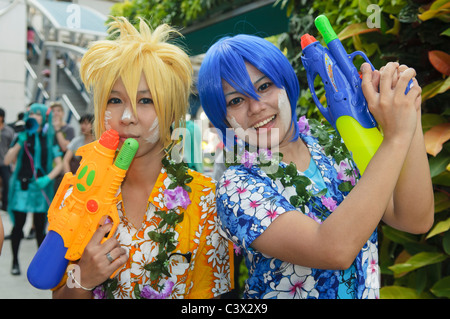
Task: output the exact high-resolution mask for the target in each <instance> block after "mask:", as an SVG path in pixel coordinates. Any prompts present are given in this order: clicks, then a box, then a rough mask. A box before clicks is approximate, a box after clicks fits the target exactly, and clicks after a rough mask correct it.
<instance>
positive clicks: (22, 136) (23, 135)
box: [17, 132, 28, 146]
mask: <svg viewBox="0 0 450 319" xmlns="http://www.w3.org/2000/svg"><path fill="white" fill-rule="evenodd" d="M27 138H28V134H27V132H20V133H19V135H17V143H18V144H19V145H20V146H23V145H24V144H25V142H26V141H27Z"/></svg>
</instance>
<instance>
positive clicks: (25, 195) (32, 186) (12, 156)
mask: <svg viewBox="0 0 450 319" xmlns="http://www.w3.org/2000/svg"><path fill="white" fill-rule="evenodd" d="M51 116H52V114H51V112H48V108H47V106H46V105H44V104H39V103H34V104H32V105H31V107H30V110H29V112H27V113H26V114H25V118H24V120H25V122H26V127H27V129H26V130H25V131H24V132H21V133H19V135H18V136H17V139H16V140H15V141H13V146H12V147H11V148H10V149H9V150H8V152H7V153H6V155H5V165H9V164H15V169H14V172H13V174H12V176H11V178H10V180H9V193H8V203H9V204H8V213H9V215H10V217H11V220H12V221H13V224H14V226H13V229H12V232H11V247H12V252H13V265H12V269H11V273H12V274H13V275H19V274H20V267H19V258H18V253H19V245H20V241H21V239H22V237H23V226H24V225H25V221H26V216H27V213H33V223H34V227H35V231H36V240H37V243H38V246H39V245H40V244H41V243H42V241H43V240H44V237H45V225H46V220H47V219H46V217H47V215H46V214H47V211H48V208H49V206H50V203H51V201H52V199H53V196H54V187H53V179H54V178H55V177H56V176H57V175H58V174H59V172H60V171H61V170H62V167H63V164H62V158H61V155H62V153H61V151H60V149H59V146H58V145H54V138H55V132H54V130H53V126H52V125H51Z"/></svg>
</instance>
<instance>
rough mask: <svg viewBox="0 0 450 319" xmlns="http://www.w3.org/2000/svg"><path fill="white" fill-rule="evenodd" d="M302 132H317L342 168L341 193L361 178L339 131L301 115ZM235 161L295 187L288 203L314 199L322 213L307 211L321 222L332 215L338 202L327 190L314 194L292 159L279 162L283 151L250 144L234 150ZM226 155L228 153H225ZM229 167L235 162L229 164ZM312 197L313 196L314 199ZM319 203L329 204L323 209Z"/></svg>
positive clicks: (314, 203) (305, 202) (308, 180)
mask: <svg viewBox="0 0 450 319" xmlns="http://www.w3.org/2000/svg"><path fill="white" fill-rule="evenodd" d="M298 125H299V129H300V132H301V133H303V134H306V135H314V136H315V137H316V138H317V140H318V142H319V145H321V146H322V147H323V151H324V153H325V155H326V156H329V157H332V158H334V160H335V161H336V163H339V166H340V168H339V169H340V170H341V172H339V174H338V178H339V179H340V180H342V183H340V184H339V186H338V189H339V190H340V191H341V192H350V191H351V190H352V188H353V187H354V185H355V181H356V178H357V177H358V174H359V173H358V170H357V169H356V167H354V165H353V161H352V160H351V158H352V156H351V153H350V151H349V150H348V149H347V147H346V146H345V144H344V143H342V140H341V137H340V136H339V135H338V134H336V132H335V131H334V128H333V127H332V126H331V125H329V124H328V123H326V124H324V123H321V122H319V121H318V120H315V119H309V120H308V119H306V117H304V116H302V117H301V118H300V119H299V121H298ZM233 155H234V158H235V161H234V163H241V164H242V165H243V166H244V167H246V168H248V169H250V168H251V167H252V166H253V165H258V166H259V168H261V170H263V171H264V172H266V174H267V176H268V177H269V178H271V179H272V180H274V181H275V180H277V179H278V181H279V182H280V183H281V184H282V185H283V187H284V188H287V187H294V189H295V194H294V195H292V196H290V198H289V202H290V203H291V204H292V205H293V206H294V207H299V206H304V205H306V204H307V203H308V202H311V203H312V205H313V206H314V207H315V208H316V210H317V211H318V212H319V213H320V216H318V217H316V216H314V215H313V214H312V213H310V214H308V215H309V216H310V217H312V218H314V219H315V220H316V221H318V222H322V221H323V220H325V219H326V217H328V216H329V214H330V213H331V212H332V211H333V210H334V209H335V208H336V201H335V200H334V199H333V198H331V197H326V196H325V195H326V194H327V189H326V188H325V189H322V190H321V191H319V192H317V193H314V192H313V191H312V190H311V187H310V185H311V184H312V182H311V180H310V179H309V178H308V177H306V176H304V175H300V174H298V171H297V167H296V165H295V164H294V163H293V162H291V163H290V164H288V165H285V166H284V167H283V166H282V165H279V164H280V162H281V161H282V159H283V154H282V153H279V152H277V153H272V152H271V151H270V150H266V149H259V150H258V151H256V152H251V151H249V146H248V145H247V144H246V145H245V146H244V147H242V146H241V148H240V149H238V150H237V151H234V154H233ZM224 156H227V155H224ZM225 158H226V157H225ZM226 165H227V166H231V165H236V164H233V163H231V164H229V163H226ZM311 199H313V200H312V201H311ZM319 202H320V203H322V204H323V206H325V207H326V210H324V209H322V208H321V207H320V205H319Z"/></svg>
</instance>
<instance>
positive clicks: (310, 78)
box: [306, 72, 333, 123]
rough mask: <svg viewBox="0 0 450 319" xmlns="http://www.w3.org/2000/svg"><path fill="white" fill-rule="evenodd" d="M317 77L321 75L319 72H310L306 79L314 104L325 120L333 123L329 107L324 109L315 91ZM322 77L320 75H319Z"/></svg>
mask: <svg viewBox="0 0 450 319" xmlns="http://www.w3.org/2000/svg"><path fill="white" fill-rule="evenodd" d="M317 75H319V73H318V72H315V73H314V74H311V73H309V72H307V73H306V78H307V79H308V86H309V91H310V92H311V95H312V98H313V100H314V103H315V104H316V106H317V107H318V108H319V110H320V112H321V113H322V115H323V116H324V117H325V119H326V120H327V121H328V122H330V123H332V122H333V121H332V119H331V115H330V111H329V109H328V108H327V107H324V106H323V105H322V103H320V101H319V98H318V97H317V94H316V90H315V89H314V80H315V79H316V77H317ZM319 76H320V75H319Z"/></svg>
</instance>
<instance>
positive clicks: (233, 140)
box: [198, 35, 434, 298]
mask: <svg viewBox="0 0 450 319" xmlns="http://www.w3.org/2000/svg"><path fill="white" fill-rule="evenodd" d="M361 71H362V89H363V92H364V95H365V97H366V99H367V101H368V105H369V109H370V111H371V112H372V114H373V115H374V117H375V118H376V120H377V122H378V123H379V125H380V126H381V128H382V130H383V133H384V140H383V142H382V144H381V146H380V147H379V149H378V151H377V153H376V154H375V155H374V157H373V158H372V160H371V162H370V163H369V165H368V167H367V168H366V170H365V172H364V175H363V176H360V174H359V172H358V169H357V167H356V164H355V163H354V161H353V159H352V157H351V154H350V153H349V152H348V151H347V150H346V148H345V147H344V146H343V144H342V143H341V140H340V138H338V137H337V136H336V135H337V134H336V133H335V132H334V131H332V130H329V129H327V128H326V126H325V124H321V123H319V122H318V121H313V120H308V119H306V118H305V117H301V118H300V119H299V120H298V122H297V115H296V106H297V99H298V98H299V84H298V80H297V76H296V74H295V72H294V70H293V68H292V67H291V65H290V64H289V62H288V60H287V59H286V57H285V56H284V55H283V54H282V52H281V51H280V50H279V49H278V48H276V46H274V45H273V44H271V43H270V42H268V41H266V40H264V39H262V38H259V37H256V36H251V35H237V36H234V37H225V38H222V39H220V40H219V41H218V42H217V43H215V44H214V45H213V46H212V47H211V48H210V49H209V50H208V51H207V53H206V55H205V58H204V60H203V63H202V66H201V68H200V71H199V79H198V92H199V95H200V100H201V104H202V107H203V109H204V111H205V113H206V114H207V115H208V117H209V119H210V120H211V122H212V123H213V124H214V126H215V127H216V128H217V130H218V133H220V134H219V135H221V136H222V138H223V142H224V144H225V146H226V148H227V149H228V150H229V151H230V153H231V154H233V153H237V157H233V156H232V157H231V158H232V159H233V161H235V162H232V163H230V162H229V160H227V162H228V165H229V167H228V169H227V170H226V171H225V172H224V174H223V175H222V177H221V179H220V180H219V181H218V183H217V193H216V194H217V195H216V199H217V211H218V215H219V218H220V224H221V228H222V231H223V233H224V234H225V235H226V236H227V237H228V238H229V239H230V240H231V241H233V242H234V244H235V245H236V246H238V247H239V248H240V249H241V250H242V251H243V252H244V256H245V261H246V265H247V267H248V269H249V278H248V279H247V281H246V286H245V291H244V297H245V298H378V297H379V271H378V247H377V246H378V243H377V231H376V229H377V226H378V224H379V222H380V221H381V220H382V221H383V222H385V223H387V224H389V225H391V226H393V227H395V228H397V229H400V230H403V231H407V232H411V233H424V232H426V231H427V230H428V229H429V228H430V227H431V225H432V224H433V206H434V202H433V192H432V185H431V178H430V172H429V167H428V161H427V156H426V152H425V147H424V141H423V134H422V127H421V122H420V114H421V110H420V102H421V88H420V86H419V85H418V83H417V81H416V80H415V78H414V76H415V71H414V70H413V69H411V68H408V67H407V66H404V65H401V66H400V65H399V64H398V63H388V64H387V65H386V66H385V67H383V68H381V69H380V70H379V71H378V70H376V71H372V70H371V68H370V66H369V65H368V64H367V63H365V64H363V65H362V67H361ZM410 79H413V81H414V86H413V88H412V89H411V90H410V91H409V93H408V94H407V95H405V94H404V92H405V88H406V85H407V83H408V82H409V80H410ZM329 127H330V128H331V126H329ZM239 145H244V149H245V150H244V151H243V152H241V153H240V151H239ZM236 149H238V150H237V151H236ZM249 150H250V151H249ZM252 150H253V151H252ZM232 151H233V152H232ZM225 158H227V156H225ZM228 159H229V157H228ZM280 159H282V160H281V161H280ZM267 163H271V164H270V165H272V164H273V163H275V164H276V169H275V170H271V171H269V170H267V168H268V167H270V165H269V166H267V165H266V164H267Z"/></svg>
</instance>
